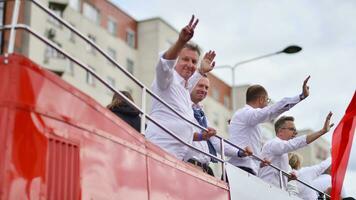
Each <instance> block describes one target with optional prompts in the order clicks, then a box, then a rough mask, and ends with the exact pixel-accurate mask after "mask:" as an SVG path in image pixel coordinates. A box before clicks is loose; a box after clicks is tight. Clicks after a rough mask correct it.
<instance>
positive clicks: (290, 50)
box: [215, 45, 302, 111]
mask: <svg viewBox="0 0 356 200" xmlns="http://www.w3.org/2000/svg"><path fill="white" fill-rule="evenodd" d="M301 50H302V47H300V46H297V45H291V46H288V47H286V48H285V49H283V50H281V51H277V52H274V53H269V54H265V55H262V56H258V57H255V58H250V59H247V60H244V61H240V62H238V63H236V64H234V65H233V66H231V65H221V66H216V67H215V69H216V68H229V69H231V74H232V75H231V76H232V85H231V86H232V109H233V110H234V111H235V110H236V91H235V88H234V85H235V69H236V67H237V66H240V65H243V64H246V63H249V62H252V61H256V60H260V59H262V58H267V57H271V56H274V55H278V54H281V53H286V54H293V53H298V52H299V51H301Z"/></svg>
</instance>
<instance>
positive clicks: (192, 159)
mask: <svg viewBox="0 0 356 200" xmlns="http://www.w3.org/2000/svg"><path fill="white" fill-rule="evenodd" d="M209 86H210V83H209V79H208V78H207V77H205V76H204V77H202V78H201V79H200V80H199V81H198V83H197V84H196V86H195V87H194V88H193V90H192V92H191V93H190V97H191V100H192V102H193V105H192V108H193V111H194V117H195V119H196V121H197V122H198V123H199V124H200V125H201V126H203V127H208V120H207V118H206V116H205V114H204V111H203V107H202V105H201V104H200V103H201V102H202V101H203V100H204V99H205V97H206V96H207V94H208V90H209ZM193 146H194V147H196V148H198V149H200V150H202V151H204V152H207V153H210V154H212V155H215V156H217V154H216V152H218V153H220V154H221V147H220V139H218V138H217V137H215V136H212V137H210V138H209V139H208V140H206V141H194V142H193ZM224 154H225V155H226V156H229V157H234V156H240V157H245V156H248V155H251V154H252V152H251V149H250V148H249V147H247V148H246V151H245V152H243V151H239V150H238V149H237V148H235V147H232V146H231V145H229V144H227V143H225V146H224ZM184 160H185V161H187V162H189V163H192V164H194V165H196V166H198V167H201V168H202V169H203V171H204V172H206V173H208V174H210V175H212V176H214V173H213V171H212V170H211V168H210V167H209V162H211V161H212V162H214V160H212V159H211V158H210V157H209V156H206V155H204V154H202V153H199V152H197V151H195V150H194V149H190V150H189V151H188V153H187V155H186V156H185V158H184Z"/></svg>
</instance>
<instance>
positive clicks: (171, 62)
mask: <svg viewBox="0 0 356 200" xmlns="http://www.w3.org/2000/svg"><path fill="white" fill-rule="evenodd" d="M164 53H165V52H161V53H160V54H159V62H160V63H161V64H162V66H166V67H168V68H169V69H173V68H174V66H175V64H176V61H177V59H174V60H167V59H165V58H163V55H164Z"/></svg>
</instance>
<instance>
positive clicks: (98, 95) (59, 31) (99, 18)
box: [3, 0, 232, 137]
mask: <svg viewBox="0 0 356 200" xmlns="http://www.w3.org/2000/svg"><path fill="white" fill-rule="evenodd" d="M40 2H41V3H42V4H43V5H47V6H48V8H50V9H51V10H52V11H53V12H54V13H55V14H56V15H58V16H60V17H62V18H63V19H65V20H66V21H67V22H69V23H70V24H71V25H72V26H73V27H75V28H76V29H78V30H79V31H80V32H81V33H82V34H83V35H84V36H86V37H88V38H89V39H90V40H91V41H93V42H94V43H96V44H97V45H98V46H99V47H100V48H101V49H102V50H103V51H105V52H106V53H107V54H108V55H109V56H111V57H112V58H113V59H114V60H115V61H117V63H118V64H119V65H120V66H122V67H124V68H125V69H126V70H127V71H128V72H129V73H131V74H132V75H133V76H135V77H136V78H137V79H139V80H140V81H141V82H142V83H144V84H145V85H146V86H147V87H148V88H150V86H151V83H152V81H153V78H154V75H155V65H156V63H157V60H158V55H159V53H160V52H163V51H164V50H166V49H167V48H168V47H169V46H170V45H171V44H173V43H174V42H175V41H176V39H177V38H178V34H179V32H178V31H177V30H176V29H175V28H173V27H172V26H171V25H170V24H169V23H167V22H166V21H164V20H163V19H161V18H158V17H157V18H152V19H146V20H142V21H138V20H136V19H134V18H133V17H131V16H130V15H129V14H127V13H126V12H124V11H123V10H122V9H120V8H119V7H118V6H117V5H114V4H113V3H112V2H110V1H108V0H41V1H40ZM12 6H13V2H11V1H10V2H7V3H6V5H5V13H6V14H5V17H4V23H6V24H8V23H10V21H11V17H10V16H11V15H10V14H11V13H12ZM20 8H21V11H20V20H19V21H20V22H21V23H24V24H26V25H28V26H30V27H31V28H32V29H33V30H35V31H36V32H38V33H39V34H41V35H43V36H45V37H46V38H48V39H49V40H50V41H51V42H52V43H54V44H56V45H57V46H58V47H61V48H63V49H64V50H65V51H66V52H67V53H69V54H70V55H72V56H74V57H75V58H76V59H78V60H80V61H81V62H83V63H86V64H88V66H89V67H90V68H91V69H92V70H93V71H95V72H96V73H97V74H98V75H99V76H101V77H102V78H103V79H104V80H105V81H107V83H109V84H110V85H111V86H113V87H114V88H116V89H119V90H127V91H129V92H131V93H132V95H133V96H134V100H135V102H136V103H138V104H139V105H140V104H141V103H140V102H141V90H140V87H138V86H137V85H136V84H134V82H133V81H131V80H130V79H129V78H127V77H126V76H125V75H124V74H123V73H122V72H121V71H120V70H118V69H116V67H115V66H113V65H112V64H110V63H109V62H108V61H107V60H106V59H105V58H104V57H103V56H102V55H100V54H99V52H98V51H97V50H96V49H94V48H92V47H90V46H89V45H88V44H87V43H85V42H84V41H83V40H82V39H81V38H80V37H78V36H77V35H76V34H74V33H72V32H70V31H69V30H68V29H67V28H66V27H64V26H63V25H61V24H59V23H58V22H57V21H56V20H55V19H53V18H51V17H49V16H47V15H46V14H45V13H44V12H42V11H40V10H39V9H38V8H37V7H36V6H35V5H33V3H32V2H31V1H21V5H20ZM6 38H7V37H4V46H3V49H6V44H7V40H6ZM16 41H17V43H16V52H18V53H21V54H24V55H26V56H28V57H30V58H31V59H32V60H34V61H35V62H37V63H38V64H40V65H41V66H44V67H46V68H48V69H49V70H51V71H53V72H55V73H57V74H58V75H60V76H61V77H62V78H63V79H64V80H66V81H68V82H69V83H71V84H73V85H74V86H76V87H78V88H79V89H81V90H82V91H84V92H85V93H87V94H88V95H90V96H91V97H93V98H94V99H96V100H97V101H98V102H100V103H101V104H102V105H107V104H108V103H109V102H110V101H111V97H112V92H110V91H109V90H108V89H106V88H105V87H104V86H103V85H102V84H101V83H100V82H99V81H97V80H96V79H95V78H94V77H93V76H92V75H91V74H89V73H88V72H86V71H85V70H82V69H80V68H79V67H78V66H76V64H75V63H74V62H71V61H70V60H69V59H67V58H65V57H64V56H63V55H62V54H61V53H59V52H57V51H56V50H55V49H53V48H51V47H49V46H47V45H45V44H43V43H42V42H41V41H39V40H38V39H37V38H35V37H34V36H32V35H30V34H28V33H24V32H21V31H17V40H16ZM18 41H20V42H18ZM209 79H210V81H211V89H210V92H209V95H208V98H207V99H206V101H204V103H203V104H204V107H205V109H206V113H207V115H208V118H209V121H210V123H211V124H212V126H214V127H216V128H217V130H218V132H219V134H220V135H222V136H223V137H226V136H227V121H228V120H229V119H230V117H231V113H232V111H231V87H230V86H229V85H228V84H226V83H224V82H223V81H222V80H220V79H218V78H217V77H216V76H214V75H212V74H210V75H209ZM147 103H148V105H150V100H147ZM148 110H149V108H148Z"/></svg>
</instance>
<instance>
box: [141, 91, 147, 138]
mask: <svg viewBox="0 0 356 200" xmlns="http://www.w3.org/2000/svg"><path fill="white" fill-rule="evenodd" d="M146 90H147V89H146V87H145V86H144V87H143V88H142V94H141V95H142V96H141V110H142V115H141V134H143V135H145V129H146Z"/></svg>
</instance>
